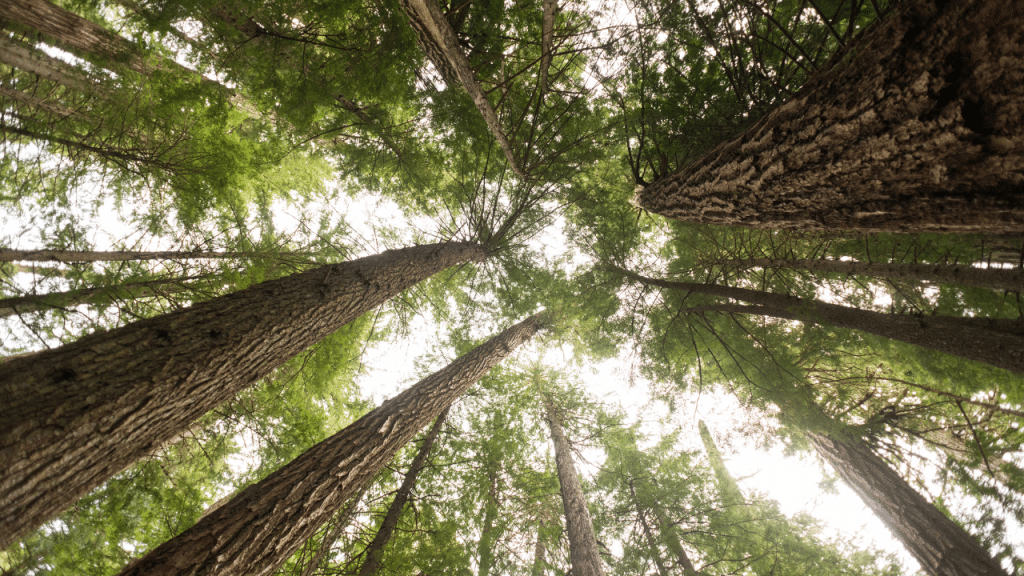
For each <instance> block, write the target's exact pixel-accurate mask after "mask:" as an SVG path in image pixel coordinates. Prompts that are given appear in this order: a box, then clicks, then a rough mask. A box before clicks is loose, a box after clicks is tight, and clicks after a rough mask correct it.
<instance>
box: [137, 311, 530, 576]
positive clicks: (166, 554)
mask: <svg viewBox="0 0 1024 576" xmlns="http://www.w3.org/2000/svg"><path fill="white" fill-rule="evenodd" d="M542 325H543V322H542V320H541V319H540V318H539V317H538V316H536V315H535V316H531V317H529V318H527V319H526V320H523V321H522V322H520V323H519V324H516V325H515V326H512V327H511V328H508V329H507V330H505V331H504V332H501V333H500V334H498V335H496V336H494V337H493V338H491V339H490V340H488V341H487V342H485V343H484V344H482V345H480V346H478V347H476V348H474V349H473V350H472V351H471V352H469V353H467V354H465V355H463V356H461V357H459V358H458V359H457V360H455V361H454V362H452V363H451V364H449V365H448V366H447V367H445V368H443V369H441V370H439V371H437V372H435V373H434V374H431V375H430V376H428V377H426V378H424V379H423V380H420V381H419V382H418V383H417V384H415V385H414V386H412V387H410V388H409V389H407V390H405V391H403V392H402V393H400V394H398V395H397V396H395V397H394V398H391V399H389V400H387V401H385V402H384V403H383V404H381V405H380V407H378V408H377V409H376V410H374V411H373V412H370V413H369V414H367V415H366V416H364V417H362V418H360V419H359V420H358V421H356V422H355V423H353V424H351V425H350V426H348V427H347V428H345V429H344V430H342V431H340V432H338V433H337V434H335V435H334V436H331V437H330V438H328V439H327V440H324V441H323V442H320V443H319V444H317V445H316V446H314V447H312V448H310V449H309V450H307V451H306V452H305V453H303V454H302V455H301V456H299V457H298V458H296V459H295V460H293V461H292V462H291V463H289V464H288V465H286V466H285V467H283V468H281V469H280V470H278V471H277V472H274V473H273V474H271V475H270V476H268V477H267V478H266V479H264V480H263V481H261V482H259V483H257V484H255V485H253V486H250V487H249V488H247V489H246V490H244V491H243V492H241V493H240V494H239V495H238V496H236V497H235V498H233V499H232V500H231V501H230V502H228V503H227V504H225V505H224V506H222V507H221V508H220V509H218V510H216V511H215V512H213V513H212V514H210V515H209V516H207V517H206V518H204V519H203V520H201V521H200V522H199V523H198V524H196V525H195V526H193V527H192V528H190V529H188V530H186V531H185V532H183V533H182V534H180V535H178V536H176V537H175V538H172V539H171V540H169V541H167V542H165V543H164V544H162V545H161V546H160V547H158V548H156V549H155V550H153V551H152V552H150V553H149V554H147V555H146V556H145V557H143V558H142V559H141V560H139V561H138V562H136V563H135V564H133V565H132V566H129V567H127V568H125V569H124V570H123V571H121V573H120V575H121V576H130V575H131V576H136V575H138V576H141V575H143V574H146V575H147V576H171V575H174V576H178V575H185V574H188V575H192V576H198V575H201V574H214V573H216V574H218V575H219V576H231V575H236V574H238V575H242V574H244V575H246V576H262V575H266V574H270V573H272V572H273V571H274V570H275V568H276V567H278V566H280V565H281V563H283V562H284V561H285V560H287V559H288V557H289V556H290V555H291V554H292V553H293V552H294V551H295V550H296V549H298V547H299V546H301V545H302V542H303V541H305V540H306V539H307V538H309V537H310V536H311V535H312V534H313V533H314V532H315V531H316V530H317V528H318V527H319V526H320V525H321V524H323V523H324V522H325V521H326V520H327V519H329V518H330V517H331V515H333V514H334V513H335V512H336V511H337V510H338V509H339V508H340V507H341V505H342V504H344V503H345V502H346V501H347V500H348V499H349V498H351V497H352V495H353V494H355V493H356V492H358V491H359V490H360V489H361V488H362V487H363V486H365V485H366V484H367V483H368V482H370V481H371V480H372V479H373V477H374V476H375V475H376V474H377V472H378V471H380V469H381V468H382V467H383V466H384V465H385V464H386V463H387V462H388V461H390V460H391V459H392V458H393V457H394V455H395V454H396V453H397V452H398V450H400V449H401V448H402V446H404V445H405V444H407V443H408V442H409V441H411V440H412V439H413V437H414V436H415V435H416V434H417V433H418V432H419V431H420V430H422V429H423V427H424V426H426V425H427V424H429V423H430V421H431V420H434V419H436V418H437V417H438V416H439V415H440V414H441V412H443V411H444V410H445V409H446V408H448V407H449V406H451V404H452V402H454V401H455V400H456V399H458V398H459V397H460V396H461V395H462V394H463V393H464V392H465V391H466V390H467V389H468V388H469V387H470V386H472V385H473V384H474V383H475V382H476V381H477V380H479V379H480V378H481V377H483V376H484V375H485V374H487V372H489V371H490V370H491V368H493V367H494V366H495V365H497V364H498V363H499V362H501V361H502V360H503V359H504V358H505V357H506V356H507V355H509V354H510V353H511V352H512V351H513V350H515V349H516V348H517V347H518V346H519V345H520V344H522V343H524V342H526V341H527V340H529V339H530V338H531V337H532V336H533V335H534V334H535V333H536V332H537V331H538V330H540V329H541V328H542Z"/></svg>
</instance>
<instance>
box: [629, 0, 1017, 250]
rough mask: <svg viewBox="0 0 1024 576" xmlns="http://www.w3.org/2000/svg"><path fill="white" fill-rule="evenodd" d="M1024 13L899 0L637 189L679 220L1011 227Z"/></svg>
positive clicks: (639, 199) (1003, 5) (871, 227)
mask: <svg viewBox="0 0 1024 576" xmlns="http://www.w3.org/2000/svg"><path fill="white" fill-rule="evenodd" d="M1022 28H1024V11H1021V10H1017V9H1016V6H1014V5H1013V4H1012V3H1007V2H1005V1H1000V0H964V1H962V2H945V1H941V0H905V1H904V2H900V3H899V4H898V5H897V6H896V8H895V9H894V10H893V11H892V12H891V13H890V15H889V16H887V17H886V18H885V20H884V21H882V22H879V23H878V24H876V25H875V26H872V27H871V28H869V29H868V30H866V31H865V32H864V33H862V34H861V35H859V36H858V37H857V38H856V39H855V40H854V41H853V42H851V43H850V45H849V47H848V48H847V49H846V51H845V52H844V53H843V54H840V55H837V56H836V57H835V58H833V59H832V61H831V64H830V66H829V67H827V68H826V69H824V70H822V71H821V72H819V73H817V74H816V75H815V76H813V77H812V78H811V79H810V80H809V81H808V83H807V85H806V86H805V87H804V88H802V89H801V90H800V92H798V93H797V95H796V96H794V97H793V99H792V100H790V101H789V102H787V103H786V104H784V105H783V106H781V107H779V108H777V109H776V110H774V111H773V112H771V113H770V114H769V115H768V116H766V117H765V118H763V119H762V120H761V121H759V122H758V123H757V124H755V125H754V126H753V127H751V128H750V129H749V130H747V131H746V132H744V133H743V134H742V135H741V136H739V137H738V138H736V139H734V140H732V141H730V142H726V143H724V144H722V145H721V146H719V147H718V148H716V149H715V150H713V151H711V152H710V153H708V154H707V155H706V156H704V157H703V158H702V159H700V160H698V161H697V162H695V163H693V164H691V165H689V166H687V167H685V168H683V169H682V170H680V171H678V172H676V173H675V174H672V175H670V176H668V177H665V178H662V179H660V180H657V181H656V182H654V183H652V184H651V185H649V186H647V187H646V188H644V189H642V190H640V191H638V193H637V196H636V199H635V202H636V204H637V205H638V206H641V207H643V208H645V209H646V210H649V211H651V212H655V213H658V214H661V215H663V216H666V217H668V218H674V219H677V220H684V221H688V222H701V223H708V224H724V225H738V226H748V227H752V228H795V229H802V230H813V229H848V230H860V231H865V232H873V231H893V232H979V231H983V232H1019V231H1020V230H1021V229H1022V227H1024V176H1022V174H1024V104H1022V103H1024V82H1021V81H1020V79H1021V77H1024V45H1022V42H1021V36H1020V30H1021V29H1022Z"/></svg>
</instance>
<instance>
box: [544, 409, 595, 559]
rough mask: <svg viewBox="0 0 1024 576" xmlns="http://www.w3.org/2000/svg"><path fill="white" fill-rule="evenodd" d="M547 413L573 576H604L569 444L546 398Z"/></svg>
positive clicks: (592, 527) (555, 413)
mask: <svg viewBox="0 0 1024 576" xmlns="http://www.w3.org/2000/svg"><path fill="white" fill-rule="evenodd" d="M544 411H545V413H546V415H547V420H548V426H549V427H550V428H551V442H552V443H553V444H554V445H555V466H556V467H557V468H558V483H559V485H560V486H561V494H562V507H563V509H564V511H565V526H566V532H568V534H569V561H570V563H571V564H572V573H573V576H603V575H604V566H603V564H602V563H601V554H600V551H599V550H598V548H597V538H596V537H595V536H594V524H593V522H592V521H591V520H590V512H589V511H588V510H587V501H586V500H585V499H584V498H583V488H582V486H580V480H579V477H578V476H577V475H576V466H575V464H573V460H572V451H571V450H570V448H569V441H568V440H566V438H565V431H564V430H562V423H561V421H560V420H559V418H558V412H557V410H556V409H555V406H554V404H553V403H552V402H551V400H550V399H549V398H547V397H544Z"/></svg>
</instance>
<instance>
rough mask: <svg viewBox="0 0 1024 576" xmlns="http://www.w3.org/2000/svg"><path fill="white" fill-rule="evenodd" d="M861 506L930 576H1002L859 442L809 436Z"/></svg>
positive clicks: (995, 564)
mask: <svg viewBox="0 0 1024 576" xmlns="http://www.w3.org/2000/svg"><path fill="white" fill-rule="evenodd" d="M809 436H810V438H811V443H812V444H813V445H814V448H815V449H816V450H817V452H818V454H820V455H821V456H822V458H824V459H825V460H827V461H828V462H829V463H830V464H831V465H832V467H833V468H835V470H836V472H838V473H839V475H840V476H842V478H843V480H844V481H845V482H846V483H847V484H848V485H849V486H850V487H851V488H853V490H854V491H855V492H857V494H858V495H859V496H860V497H861V499H862V500H864V503H865V504H867V505H868V507H870V508H871V510H872V511H873V512H874V513H875V515H876V516H878V517H879V518H880V519H881V520H882V522H884V523H885V525H886V526H887V527H888V528H889V530H890V531H892V533H893V535H894V536H896V537H897V538H899V540H900V541H901V542H902V543H903V545H904V546H906V547H907V550H909V551H910V553H911V554H913V555H914V558H916V559H917V561H918V562H920V564H921V567H922V568H923V569H924V570H925V572H927V573H928V574H930V575H931V576H1006V571H1005V570H1003V569H1002V567H1000V566H999V563H998V562H996V561H995V560H994V559H993V558H992V556H991V554H989V553H988V551H986V550H985V549H984V548H982V547H981V545H979V544H978V542H977V541H976V540H975V539H974V538H973V537H972V536H971V535H970V534H968V533H967V532H965V531H964V530H963V528H961V527H960V526H958V525H957V524H956V523H955V522H953V521H952V520H950V519H949V518H948V517H947V516H946V515H945V514H943V513H942V512H940V511H939V510H938V508H936V507H935V506H933V505H932V504H931V503H930V502H928V501H927V500H925V499H924V497H923V496H921V494H919V493H918V492H917V491H916V490H914V489H913V488H911V487H910V485H909V484H907V482H906V481H905V480H903V478H901V477H900V476H899V474H897V473H896V472H895V471H894V470H893V469H892V468H891V467H890V466H888V465H887V464H886V463H885V461H883V460H882V459H881V458H879V457H878V455H876V454H875V453H874V452H872V451H871V449H870V448H869V447H868V446H867V445H865V444H864V443H863V442H861V441H857V440H836V439H834V438H829V437H827V436H823V435H818V434H809Z"/></svg>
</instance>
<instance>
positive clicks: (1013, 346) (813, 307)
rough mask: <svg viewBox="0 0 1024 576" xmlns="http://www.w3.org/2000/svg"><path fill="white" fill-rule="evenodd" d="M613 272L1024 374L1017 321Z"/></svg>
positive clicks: (739, 309)
mask: <svg viewBox="0 0 1024 576" xmlns="http://www.w3.org/2000/svg"><path fill="white" fill-rule="evenodd" d="M615 270H616V271H618V272H619V273H621V274H624V275H625V276H627V277H629V278H632V279H634V280H637V281H638V282H641V283H643V284H647V285H650V286H660V287H662V288H670V289H675V290H683V291H687V292H696V293H698V294H706V295H708V296H718V297H722V298H732V299H735V300H741V301H743V302H750V303H751V304H754V305H755V306H753V307H744V306H737V307H735V311H737V312H743V313H754V314H762V315H766V316H772V317H775V318H785V319H789V320H797V321H800V322H821V323H824V324H828V325H831V326H835V327H838V328H852V329H854V330H861V331H863V332H867V333H869V334H874V335H876V336H882V337H884V338H889V339H892V340H899V341H901V342H906V343H908V344H914V345H917V346H921V347H923V348H929V349H931V350H937V351H939V352H945V353H946V354H952V355H953V356H959V357H960V358H965V359H967V360H974V361H976V362H984V363H985V364H990V365H992V366H996V367H997V368H1003V369H1005V370H1010V371H1011V372H1017V373H1020V374H1024V336H1022V335H1021V327H1020V322H1019V321H1017V320H1004V319H998V318H984V319H976V318H958V317H954V316H911V315H905V314H884V313H882V312H874V311H871V310H861V309H859V308H850V307H848V306H840V305H838V304H829V303H826V302H822V301H820V300H805V299H802V298H797V297H795V296H788V295H785V294H773V293H771V292H762V291H760V290H751V289H748V288H734V287H731V286H719V285H717V284H700V283H694V282H672V281H670V280H659V279H655V278H647V277H644V276H641V275H639V274H634V273H632V272H629V271H626V270H622V269H618V268H615ZM730 306H731V305H728V304H726V305H716V306H713V308H717V309H726V308H729V307H730ZM695 310H696V309H695Z"/></svg>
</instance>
